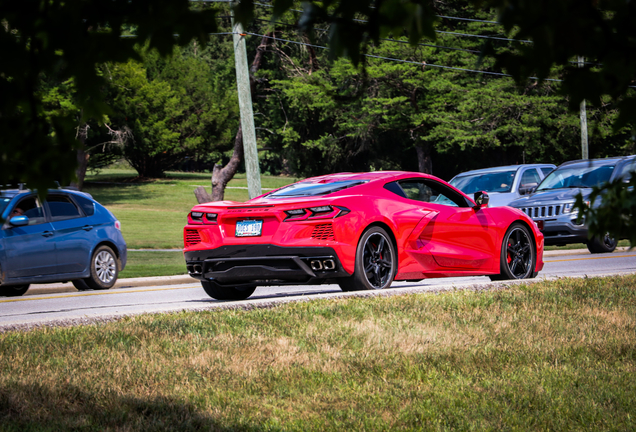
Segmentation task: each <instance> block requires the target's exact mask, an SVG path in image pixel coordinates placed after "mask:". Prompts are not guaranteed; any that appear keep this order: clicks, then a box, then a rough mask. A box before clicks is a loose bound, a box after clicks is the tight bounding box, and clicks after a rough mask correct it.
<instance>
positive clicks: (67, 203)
mask: <svg viewBox="0 0 636 432" xmlns="http://www.w3.org/2000/svg"><path fill="white" fill-rule="evenodd" d="M46 202H47V203H48V205H49V210H50V211H51V219H52V220H54V221H56V220H65V219H73V218H78V217H81V216H82V214H81V213H80V211H79V209H78V208H77V206H76V205H75V203H73V201H71V199H70V198H69V197H67V196H65V195H50V196H49V197H48V198H47V199H46Z"/></svg>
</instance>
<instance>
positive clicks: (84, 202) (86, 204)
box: [73, 195, 95, 216]
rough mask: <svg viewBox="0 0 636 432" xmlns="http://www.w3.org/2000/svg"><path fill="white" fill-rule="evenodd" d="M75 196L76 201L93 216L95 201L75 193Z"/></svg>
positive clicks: (87, 214) (88, 214) (86, 213)
mask: <svg viewBox="0 0 636 432" xmlns="http://www.w3.org/2000/svg"><path fill="white" fill-rule="evenodd" d="M73 198H75V201H77V203H78V204H79V205H80V207H82V210H84V214H85V215H86V216H93V214H95V203H93V201H91V200H89V199H87V198H84V197H82V196H78V195H74V196H73Z"/></svg>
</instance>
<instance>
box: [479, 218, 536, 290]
mask: <svg viewBox="0 0 636 432" xmlns="http://www.w3.org/2000/svg"><path fill="white" fill-rule="evenodd" d="M536 262H537V259H536V252H535V248H534V242H533V241H532V239H531V237H530V232H529V231H528V228H527V227H525V226H524V225H521V224H519V223H515V224H512V225H511V226H510V228H508V231H507V232H506V235H505V236H504V238H503V242H502V245H501V264H500V271H501V273H500V274H498V275H493V276H490V279H491V280H505V279H527V278H532V277H534V276H536V274H535V273H534V268H535V267H536Z"/></svg>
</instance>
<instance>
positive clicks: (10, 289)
mask: <svg viewBox="0 0 636 432" xmlns="http://www.w3.org/2000/svg"><path fill="white" fill-rule="evenodd" d="M28 289H29V285H28V284H27V285H10V286H0V297H20V296H21V295H24V293H25V292H27V290H28Z"/></svg>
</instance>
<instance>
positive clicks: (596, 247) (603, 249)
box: [587, 233, 618, 254]
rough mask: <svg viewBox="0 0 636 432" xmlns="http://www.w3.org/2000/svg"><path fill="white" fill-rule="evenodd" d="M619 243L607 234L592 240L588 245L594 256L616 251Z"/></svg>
mask: <svg viewBox="0 0 636 432" xmlns="http://www.w3.org/2000/svg"><path fill="white" fill-rule="evenodd" d="M617 243H618V242H617V241H616V239H613V238H612V237H610V235H609V233H607V234H605V235H604V236H602V237H601V236H596V237H594V238H592V239H591V240H590V241H589V242H588V243H587V249H588V250H589V251H590V253H593V254H596V253H609V252H614V249H616V244H617Z"/></svg>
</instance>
